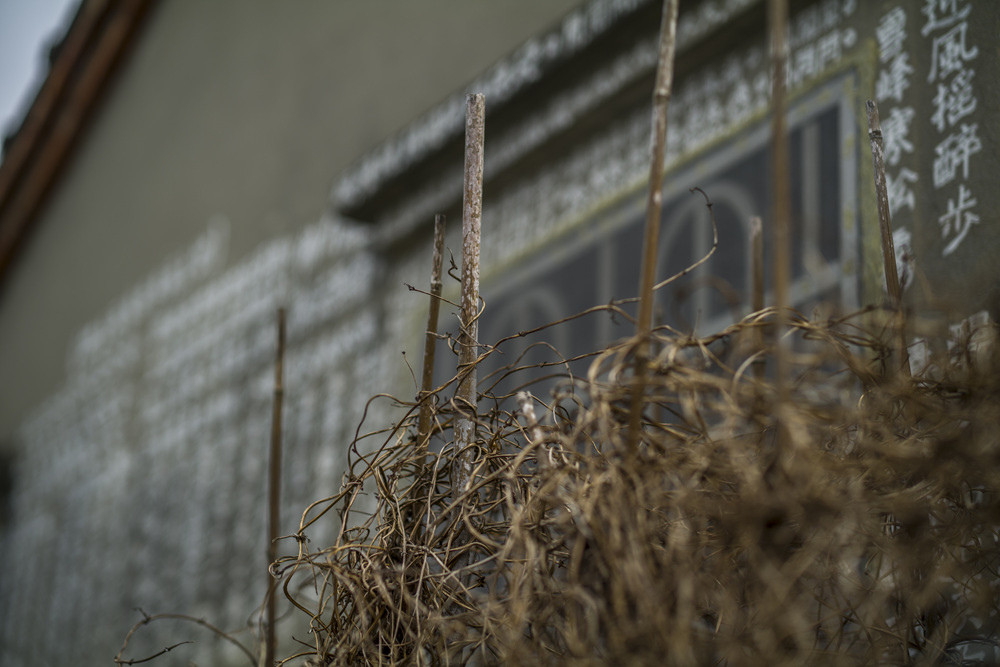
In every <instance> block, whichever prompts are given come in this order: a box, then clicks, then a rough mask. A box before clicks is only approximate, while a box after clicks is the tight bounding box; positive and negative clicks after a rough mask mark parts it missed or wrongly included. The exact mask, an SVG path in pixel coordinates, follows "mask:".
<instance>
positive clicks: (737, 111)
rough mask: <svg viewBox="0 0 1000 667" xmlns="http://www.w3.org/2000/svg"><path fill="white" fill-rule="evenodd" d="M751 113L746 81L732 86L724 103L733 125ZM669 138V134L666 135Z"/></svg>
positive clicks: (751, 102)
mask: <svg viewBox="0 0 1000 667" xmlns="http://www.w3.org/2000/svg"><path fill="white" fill-rule="evenodd" d="M752 112H753V95H752V94H751V92H750V85H749V84H748V83H747V82H746V81H739V82H737V84H736V85H735V86H733V90H732V92H730V94H729V99H728V100H727V101H726V113H728V114H729V119H730V121H731V122H733V123H739V122H741V121H743V120H744V119H746V118H747V117H749V116H750V114H751V113H752ZM667 134H668V136H669V132H668V133H667Z"/></svg>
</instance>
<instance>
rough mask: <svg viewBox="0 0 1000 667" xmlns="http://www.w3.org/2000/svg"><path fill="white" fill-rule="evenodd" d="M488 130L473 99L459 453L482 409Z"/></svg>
mask: <svg viewBox="0 0 1000 667" xmlns="http://www.w3.org/2000/svg"><path fill="white" fill-rule="evenodd" d="M485 125H486V97H485V96H484V95H482V94H481V93H476V94H473V95H469V96H468V97H467V98H466V104H465V184H464V185H465V187H464V197H463V200H462V274H461V275H462V299H461V304H460V305H461V313H460V319H461V322H460V326H461V332H460V334H459V358H458V372H459V374H460V376H461V380H460V382H459V384H458V388H457V389H456V391H455V402H456V404H457V407H458V410H459V412H460V415H459V417H458V419H457V420H456V426H455V444H456V447H457V448H458V450H459V451H462V450H465V449H467V448H468V447H469V446H471V445H472V443H473V442H475V439H476V417H477V414H478V405H477V398H476V392H477V391H478V387H477V385H476V358H477V357H478V351H479V321H478V317H479V243H480V241H479V237H480V233H481V225H482V216H483V138H484V133H485ZM472 467H473V464H472V461H471V460H470V459H469V457H468V456H462V457H460V458H459V468H460V470H459V478H458V480H456V481H457V482H458V484H457V488H455V490H454V493H455V494H461V493H462V492H464V491H465V490H466V487H467V486H468V485H469V484H470V483H471V481H472Z"/></svg>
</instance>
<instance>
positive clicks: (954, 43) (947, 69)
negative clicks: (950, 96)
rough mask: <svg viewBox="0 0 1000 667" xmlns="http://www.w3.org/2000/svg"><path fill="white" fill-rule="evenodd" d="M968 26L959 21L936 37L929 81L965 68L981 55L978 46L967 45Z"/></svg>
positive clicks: (928, 76) (942, 77)
mask: <svg viewBox="0 0 1000 667" xmlns="http://www.w3.org/2000/svg"><path fill="white" fill-rule="evenodd" d="M968 27H969V24H968V23H964V22H963V23H959V24H958V25H957V26H955V27H954V28H952V29H951V30H949V31H948V32H946V33H945V34H943V35H940V36H939V37H935V38H934V43H933V46H932V50H931V72H930V74H928V75H927V81H928V82H929V83H933V82H935V81H937V80H938V78H939V77H940V78H941V79H944V78H945V77H946V76H948V75H949V74H951V73H952V72H958V71H960V70H962V69H964V68H965V63H967V62H968V61H970V60H972V59H973V58H975V57H976V56H978V55H979V48H978V47H976V46H973V47H972V48H971V49H970V48H968V47H967V46H966V45H965V31H966V30H967V29H968Z"/></svg>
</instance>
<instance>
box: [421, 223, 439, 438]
mask: <svg viewBox="0 0 1000 667" xmlns="http://www.w3.org/2000/svg"><path fill="white" fill-rule="evenodd" d="M444 224H445V217H444V216H443V215H440V214H438V215H436V216H434V257H433V260H432V262H431V304H430V310H429V311H428V314H427V336H426V338H425V340H424V373H423V377H422V378H421V385H420V396H419V400H420V401H421V403H420V415H419V417H418V420H417V442H418V443H420V446H421V447H422V448H423V449H424V450H425V451H426V449H427V439H428V437H429V436H430V432H431V405H430V402H429V400H430V399H429V398H428V396H429V395H430V393H431V390H432V389H433V388H434V356H435V355H434V352H435V347H436V343H437V328H438V314H439V313H440V311H441V298H440V297H441V289H442V285H441V271H442V266H443V264H444Z"/></svg>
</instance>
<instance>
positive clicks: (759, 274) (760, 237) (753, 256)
mask: <svg viewBox="0 0 1000 667" xmlns="http://www.w3.org/2000/svg"><path fill="white" fill-rule="evenodd" d="M750 309H751V310H752V311H753V312H755V313H759V312H760V311H762V310H764V225H763V222H762V221H761V219H760V216H757V215H755V216H753V217H752V218H750ZM753 331H754V335H753V347H752V349H753V350H754V353H756V352H757V351H759V350H760V348H761V342H762V340H761V339H762V336H761V334H760V329H758V328H756V327H755V328H754V330H753ZM754 375H755V376H756V377H757V378H762V377H763V376H764V359H763V357H760V358H758V359H757V363H755V364H754Z"/></svg>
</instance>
